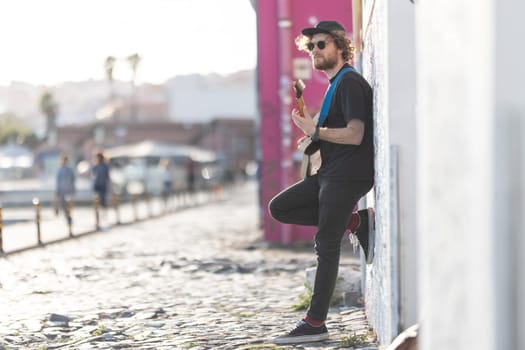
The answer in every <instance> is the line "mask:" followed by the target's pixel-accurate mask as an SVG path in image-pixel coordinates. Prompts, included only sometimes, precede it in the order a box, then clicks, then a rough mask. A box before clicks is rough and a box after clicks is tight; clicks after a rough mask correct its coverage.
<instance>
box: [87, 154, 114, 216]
mask: <svg viewBox="0 0 525 350" xmlns="http://www.w3.org/2000/svg"><path fill="white" fill-rule="evenodd" d="M91 174H92V177H93V190H94V191H95V194H96V195H97V196H98V200H99V203H100V205H101V206H102V207H104V208H106V207H107V193H108V189H109V186H110V177H109V165H108V164H107V162H106V158H105V156H104V153H102V152H97V154H96V155H95V165H94V166H93V168H92V169H91Z"/></svg>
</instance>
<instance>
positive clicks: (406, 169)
mask: <svg viewBox="0 0 525 350" xmlns="http://www.w3.org/2000/svg"><path fill="white" fill-rule="evenodd" d="M388 5H389V6H388V11H387V13H388V23H387V25H388V67H389V69H388V74H389V77H388V95H389V98H388V118H389V125H390V143H391V145H394V146H396V149H397V178H398V182H397V184H396V185H397V193H398V196H397V207H398V208H399V209H398V210H397V212H393V213H392V215H395V216H396V217H397V223H398V226H397V227H391V230H396V229H397V230H398V240H397V252H398V267H399V270H398V276H399V327H400V329H406V328H408V327H410V326H411V325H413V324H415V323H417V321H418V318H417V304H418V303H417V300H418V293H417V290H418V289H417V267H418V262H417V240H418V232H417V229H416V219H417V215H418V210H417V205H416V193H417V179H416V160H417V153H418V149H417V144H416V140H417V135H416V123H417V121H416V62H415V60H416V47H415V45H416V43H415V30H414V26H415V6H414V4H412V3H411V2H410V1H408V0H406V1H399V2H397V3H395V4H394V3H388ZM391 163H393V162H391ZM391 210H394V208H391ZM394 225H395V221H394V220H392V226H394ZM393 243H394V242H393ZM393 249H394V248H393Z"/></svg>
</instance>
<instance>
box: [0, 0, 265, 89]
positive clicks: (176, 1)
mask: <svg viewBox="0 0 525 350" xmlns="http://www.w3.org/2000/svg"><path fill="white" fill-rule="evenodd" d="M256 51H257V44H256V16H255V11H254V10H253V8H252V6H251V4H250V1H249V0H1V1H0V85H7V84H9V83H10V82H11V81H22V82H28V83H32V84H44V85H55V84H60V83H62V82H65V81H82V80H88V79H105V71H104V62H105V60H106V58H107V57H108V56H114V57H116V58H117V59H118V60H119V61H117V64H116V66H115V71H114V76H115V79H120V80H130V79H131V70H130V69H129V66H128V64H127V62H126V60H125V58H126V57H128V56H130V55H132V54H134V53H138V54H139V55H140V56H141V57H142V60H141V62H140V65H139V68H138V71H137V82H138V83H145V82H148V83H155V84H160V83H163V82H164V81H166V80H167V79H169V78H171V77H173V76H174V75H186V74H192V73H201V74H208V73H212V72H214V73H219V74H228V73H232V72H236V71H239V70H245V69H251V68H255V65H256V60H257V53H256Z"/></svg>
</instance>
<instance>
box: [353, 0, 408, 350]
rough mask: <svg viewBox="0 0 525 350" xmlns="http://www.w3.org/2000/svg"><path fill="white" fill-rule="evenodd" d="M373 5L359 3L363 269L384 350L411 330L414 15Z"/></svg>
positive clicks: (399, 7) (400, 7)
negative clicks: (366, 259) (367, 183)
mask: <svg viewBox="0 0 525 350" xmlns="http://www.w3.org/2000/svg"><path fill="white" fill-rule="evenodd" d="M373 4H374V2H373V1H365V2H364V13H365V18H364V19H363V23H364V26H365V28H364V29H363V31H364V33H365V37H364V44H365V46H364V51H363V59H362V62H363V73H364V74H365V76H366V77H367V79H368V80H369V81H370V82H371V83H372V85H373V88H374V107H375V126H376V137H375V144H376V186H375V198H374V199H375V209H376V245H375V253H376V257H375V259H374V262H373V264H372V265H368V266H367V267H366V270H367V271H366V281H365V285H366V303H367V307H366V309H367V314H368V317H369V320H370V323H371V325H372V327H373V328H374V330H375V331H376V332H377V334H378V337H379V340H380V342H381V343H382V344H388V343H390V341H391V340H392V338H394V337H395V336H396V335H397V334H398V333H399V330H400V329H403V328H406V327H408V326H410V325H412V324H414V323H416V322H417V305H418V304H417V300H418V295H417V266H418V264H417V254H416V252H417V233H416V217H417V207H416V191H417V187H416V155H417V147H416V119H415V90H416V86H415V83H416V77H415V72H416V68H415V36H414V35H415V34H414V25H415V22H414V16H415V10H414V5H413V4H412V3H410V2H409V1H406V2H400V3H396V4H395V5H392V6H389V4H388V2H387V1H382V0H377V1H376V2H375V7H374V8H373V9H372V6H373ZM370 14H372V18H371V20H370V19H369V17H368V16H369V15H370ZM368 23H370V25H369V26H368V27H367V25H368Z"/></svg>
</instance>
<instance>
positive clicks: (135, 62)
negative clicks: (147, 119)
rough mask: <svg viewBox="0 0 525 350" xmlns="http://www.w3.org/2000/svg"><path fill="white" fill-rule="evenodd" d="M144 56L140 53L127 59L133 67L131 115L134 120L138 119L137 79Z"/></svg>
mask: <svg viewBox="0 0 525 350" xmlns="http://www.w3.org/2000/svg"><path fill="white" fill-rule="evenodd" d="M141 60H142V57H140V56H139V54H138V53H135V54H133V55H130V56H128V58H127V61H128V63H129V66H130V68H131V74H132V75H131V89H132V101H131V114H132V115H131V117H132V119H133V120H137V108H136V107H137V101H136V81H137V70H138V67H139V63H140V61H141Z"/></svg>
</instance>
